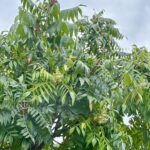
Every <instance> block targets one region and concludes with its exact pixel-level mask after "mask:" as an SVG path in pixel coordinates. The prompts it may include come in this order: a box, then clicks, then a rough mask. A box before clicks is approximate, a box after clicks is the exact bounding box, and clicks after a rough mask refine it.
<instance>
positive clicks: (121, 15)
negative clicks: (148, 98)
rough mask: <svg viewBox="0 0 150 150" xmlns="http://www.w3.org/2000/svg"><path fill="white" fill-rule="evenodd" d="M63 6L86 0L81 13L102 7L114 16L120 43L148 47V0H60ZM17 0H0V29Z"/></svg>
mask: <svg viewBox="0 0 150 150" xmlns="http://www.w3.org/2000/svg"><path fill="white" fill-rule="evenodd" d="M59 3H60V5H61V8H62V9H65V8H70V7H74V6H76V5H79V4H85V5H86V6H87V7H86V8H84V9H83V10H84V11H83V13H84V15H88V16H91V15H92V14H93V13H94V12H95V11H96V12H98V11H101V10H105V15H104V16H105V17H109V18H112V19H114V20H115V21H116V22H117V27H118V28H119V30H120V32H121V33H122V34H123V35H124V36H125V38H124V40H123V41H121V42H120V45H121V47H123V48H125V49H126V50H130V49H131V47H132V45H133V44H137V45H138V46H145V47H147V48H148V49H150V38H149V35H150V1H149V0H59ZM19 5H20V3H19V0H0V32H1V31H4V30H8V29H9V27H10V26H11V24H12V23H13V20H14V18H15V16H16V15H17V12H18V7H19Z"/></svg>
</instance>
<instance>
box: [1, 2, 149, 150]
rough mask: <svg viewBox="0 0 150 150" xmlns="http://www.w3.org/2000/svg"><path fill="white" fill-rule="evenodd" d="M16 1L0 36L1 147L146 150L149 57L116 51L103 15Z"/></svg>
mask: <svg viewBox="0 0 150 150" xmlns="http://www.w3.org/2000/svg"><path fill="white" fill-rule="evenodd" d="M21 2H22V7H20V9H19V14H18V16H17V17H16V18H15V22H14V24H13V25H12V27H11V29H10V31H9V32H6V33H5V32H3V33H2V34H1V36H0V50H1V53H0V58H1V59H0V149H11V150H20V149H21V150H29V149H32V150H41V149H43V150H46V149H47V150H48V149H49V150H57V149H58V150H59V149H60V150H63V149H64V150H66V149H68V150H69V149H71V150H89V149H93V150H106V149H107V150H112V149H115V150H120V149H122V150H125V149H126V150H137V149H138V150H146V149H147V150H149V149H150V142H149V141H150V119H149V114H150V107H149V106H150V101H149V97H150V94H149V93H150V92H149V90H150V88H149V85H150V84H149V83H150V75H149V72H150V70H149V68H150V54H149V52H148V51H147V50H146V49H145V48H138V47H134V48H133V51H132V53H123V52H121V51H119V46H118V44H117V40H119V39H122V38H123V36H122V35H121V34H120V32H119V30H118V29H117V28H116V27H115V25H116V23H115V22H114V21H113V20H112V19H109V18H104V17H103V12H100V13H98V14H94V16H93V17H92V19H90V20H89V19H88V18H84V17H82V10H81V7H82V6H78V7H74V8H71V9H67V10H61V9H60V6H59V3H58V2H57V1H50V0H43V2H40V1H37V2H36V3H34V2H33V1H32V0H21ZM124 114H129V115H133V118H132V120H131V121H130V126H126V125H125V124H124V122H123V116H124ZM56 137H59V138H62V139H63V140H62V141H59V140H56Z"/></svg>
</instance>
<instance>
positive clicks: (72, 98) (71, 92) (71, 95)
mask: <svg viewBox="0 0 150 150" xmlns="http://www.w3.org/2000/svg"><path fill="white" fill-rule="evenodd" d="M69 94H70V97H71V100H72V105H74V103H75V100H76V94H75V92H74V91H69Z"/></svg>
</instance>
